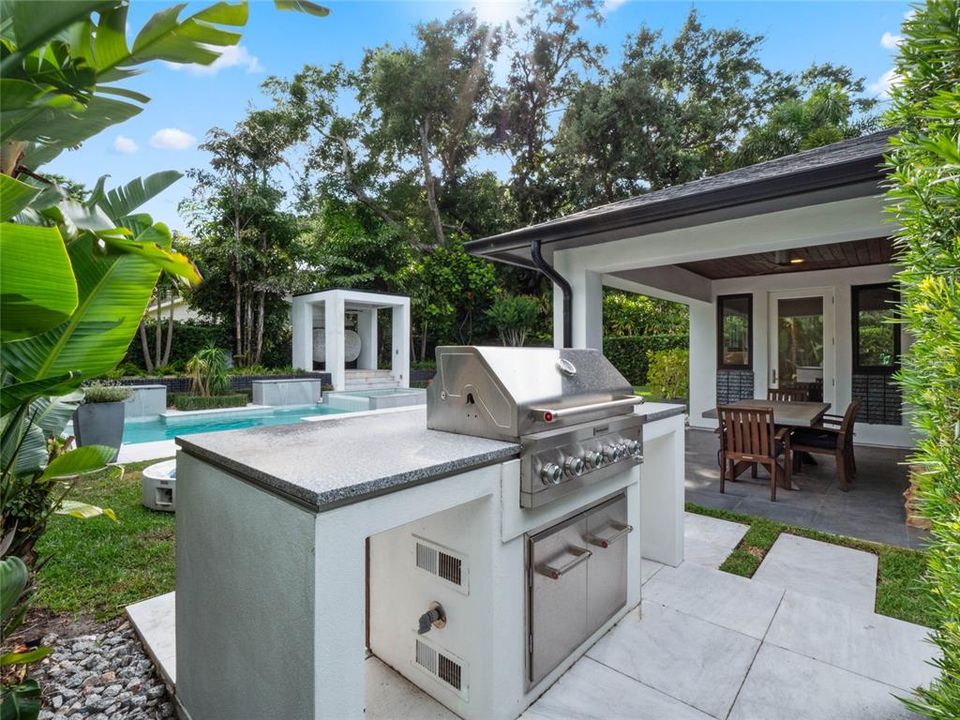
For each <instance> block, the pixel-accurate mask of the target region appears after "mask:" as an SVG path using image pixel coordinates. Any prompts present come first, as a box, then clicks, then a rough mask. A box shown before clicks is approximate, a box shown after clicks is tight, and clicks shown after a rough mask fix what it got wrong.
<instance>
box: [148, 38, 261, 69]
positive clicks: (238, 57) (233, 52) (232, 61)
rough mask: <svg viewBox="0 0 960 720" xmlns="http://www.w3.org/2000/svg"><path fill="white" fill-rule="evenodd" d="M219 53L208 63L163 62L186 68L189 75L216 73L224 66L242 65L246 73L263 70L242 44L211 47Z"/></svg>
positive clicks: (258, 61) (254, 56)
mask: <svg viewBox="0 0 960 720" xmlns="http://www.w3.org/2000/svg"><path fill="white" fill-rule="evenodd" d="M211 50H214V51H216V52H219V53H220V57H218V58H217V59H216V60H214V61H213V62H212V63H210V64H209V65H198V64H196V63H192V64H190V65H181V64H179V63H172V62H168V63H165V64H166V66H167V67H168V68H170V69H171V70H186V71H187V72H188V73H190V74H191V75H216V74H217V73H218V72H220V71H221V70H223V69H225V68H230V67H244V68H246V69H247V72H248V73H258V72H263V65H261V64H260V59H259V58H258V57H257V56H256V55H251V54H250V51H249V50H247V49H246V48H245V47H244V46H243V45H228V46H227V47H225V48H211Z"/></svg>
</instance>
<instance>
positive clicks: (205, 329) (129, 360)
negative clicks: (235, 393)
mask: <svg viewBox="0 0 960 720" xmlns="http://www.w3.org/2000/svg"><path fill="white" fill-rule="evenodd" d="M165 325H166V323H164V326H165ZM154 327H155V326H154V324H153V323H151V322H147V324H146V331H147V337H149V338H152V337H153V332H154ZM231 342H232V339H231V337H230V327H229V326H228V325H226V324H219V323H205V322H199V321H196V320H174V321H173V345H172V346H171V348H170V359H169V361H168V363H167V364H168V366H170V367H180V366H183V365H184V364H185V363H186V362H187V361H188V360H189V359H190V358H192V357H193V356H194V355H196V354H197V352H199V351H200V350H202V349H203V348H205V347H209V346H210V345H216V346H217V347H230V346H231ZM289 358H290V356H289V355H288V356H287V360H288V361H289ZM125 365H133V366H136V367H138V368H140V372H145V370H144V368H146V365H145V364H144V362H143V348H142V347H141V346H140V337H139V336H136V337H134V338H133V341H132V342H131V343H130V346H129V347H128V348H127V354H126V356H125V357H124V359H123V365H122V366H121V367H123V366H125ZM161 370H162V368H158V370H157V371H156V372H155V373H154V374H156V375H162V374H164V373H163V372H161ZM128 374H129V373H128Z"/></svg>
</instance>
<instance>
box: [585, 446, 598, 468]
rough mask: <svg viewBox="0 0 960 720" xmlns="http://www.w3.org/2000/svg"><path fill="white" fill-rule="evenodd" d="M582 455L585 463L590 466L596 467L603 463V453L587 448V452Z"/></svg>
mask: <svg viewBox="0 0 960 720" xmlns="http://www.w3.org/2000/svg"><path fill="white" fill-rule="evenodd" d="M583 457H584V459H585V460H586V461H587V465H588V466H590V467H592V468H598V467H600V466H601V465H603V455H601V454H600V453H599V452H597V451H596V450H587V453H586V454H585V455H584V456H583Z"/></svg>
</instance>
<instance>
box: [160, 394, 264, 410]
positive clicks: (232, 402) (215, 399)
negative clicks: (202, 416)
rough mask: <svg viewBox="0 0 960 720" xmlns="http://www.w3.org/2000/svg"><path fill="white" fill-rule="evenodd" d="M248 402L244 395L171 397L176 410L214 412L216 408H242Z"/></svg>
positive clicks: (179, 395) (182, 395)
mask: <svg viewBox="0 0 960 720" xmlns="http://www.w3.org/2000/svg"><path fill="white" fill-rule="evenodd" d="M249 400H250V397H249V396H248V395H247V394H246V393H238V394H235V395H211V396H210V397H201V396H200V395H185V394H183V393H180V394H178V395H174V396H173V406H174V407H175V408H176V409H177V410H216V409H218V408H232V407H243V406H244V405H246V404H247V402H249Z"/></svg>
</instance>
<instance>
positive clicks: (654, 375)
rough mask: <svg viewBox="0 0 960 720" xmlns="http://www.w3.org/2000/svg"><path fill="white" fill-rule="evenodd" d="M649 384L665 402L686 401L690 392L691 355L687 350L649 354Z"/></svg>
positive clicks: (660, 351)
mask: <svg viewBox="0 0 960 720" xmlns="http://www.w3.org/2000/svg"><path fill="white" fill-rule="evenodd" d="M647 363H648V365H649V367H648V370H647V384H648V385H649V386H650V389H651V390H653V392H655V393H656V394H657V395H658V396H659V397H662V398H664V399H665V400H680V399H683V400H686V399H687V393H688V392H689V390H690V354H689V352H688V351H687V349H686V348H674V349H673V350H658V351H656V352H648V353H647Z"/></svg>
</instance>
